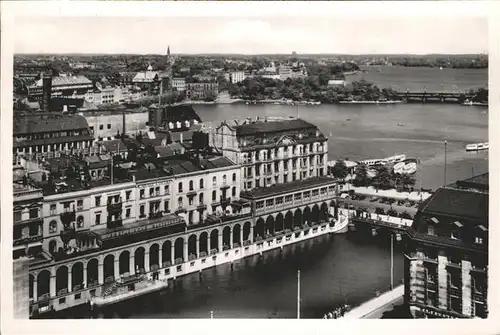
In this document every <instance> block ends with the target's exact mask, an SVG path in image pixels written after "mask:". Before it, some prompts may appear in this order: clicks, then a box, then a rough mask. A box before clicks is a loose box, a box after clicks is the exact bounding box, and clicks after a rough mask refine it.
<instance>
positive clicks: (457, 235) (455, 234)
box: [451, 229, 460, 240]
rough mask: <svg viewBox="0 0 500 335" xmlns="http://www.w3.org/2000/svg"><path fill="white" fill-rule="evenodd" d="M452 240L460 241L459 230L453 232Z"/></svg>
mask: <svg viewBox="0 0 500 335" xmlns="http://www.w3.org/2000/svg"><path fill="white" fill-rule="evenodd" d="M451 239H452V240H459V239H460V234H459V233H458V229H452V230H451Z"/></svg>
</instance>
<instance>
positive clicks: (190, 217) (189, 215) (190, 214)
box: [188, 211, 193, 224]
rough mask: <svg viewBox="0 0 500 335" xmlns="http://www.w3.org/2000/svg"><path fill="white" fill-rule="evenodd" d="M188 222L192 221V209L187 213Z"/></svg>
mask: <svg viewBox="0 0 500 335" xmlns="http://www.w3.org/2000/svg"><path fill="white" fill-rule="evenodd" d="M188 222H189V223H190V224H191V223H193V211H189V213H188Z"/></svg>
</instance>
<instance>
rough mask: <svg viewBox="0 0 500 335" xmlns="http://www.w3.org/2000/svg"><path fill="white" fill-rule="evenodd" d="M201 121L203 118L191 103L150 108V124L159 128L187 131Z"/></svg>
mask: <svg viewBox="0 0 500 335" xmlns="http://www.w3.org/2000/svg"><path fill="white" fill-rule="evenodd" d="M199 123H201V118H200V117H199V115H198V114H197V113H196V111H195V110H194V109H193V107H192V106H189V105H180V106H161V107H151V108H150V109H149V116H148V125H149V126H151V127H153V128H155V129H158V130H168V131H172V132H176V131H186V130H189V129H191V128H192V126H194V125H197V124H199Z"/></svg>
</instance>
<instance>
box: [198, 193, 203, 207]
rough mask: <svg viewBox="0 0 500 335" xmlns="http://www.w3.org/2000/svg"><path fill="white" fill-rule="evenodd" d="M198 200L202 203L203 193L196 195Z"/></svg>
mask: <svg viewBox="0 0 500 335" xmlns="http://www.w3.org/2000/svg"><path fill="white" fill-rule="evenodd" d="M198 202H199V203H200V205H201V204H203V193H200V195H199V196H198Z"/></svg>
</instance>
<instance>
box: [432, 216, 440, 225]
mask: <svg viewBox="0 0 500 335" xmlns="http://www.w3.org/2000/svg"><path fill="white" fill-rule="evenodd" d="M430 221H431V222H432V223H434V224H435V225H436V224H438V223H439V220H438V219H436V218H434V217H433V218H431V219H430Z"/></svg>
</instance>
